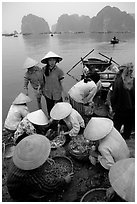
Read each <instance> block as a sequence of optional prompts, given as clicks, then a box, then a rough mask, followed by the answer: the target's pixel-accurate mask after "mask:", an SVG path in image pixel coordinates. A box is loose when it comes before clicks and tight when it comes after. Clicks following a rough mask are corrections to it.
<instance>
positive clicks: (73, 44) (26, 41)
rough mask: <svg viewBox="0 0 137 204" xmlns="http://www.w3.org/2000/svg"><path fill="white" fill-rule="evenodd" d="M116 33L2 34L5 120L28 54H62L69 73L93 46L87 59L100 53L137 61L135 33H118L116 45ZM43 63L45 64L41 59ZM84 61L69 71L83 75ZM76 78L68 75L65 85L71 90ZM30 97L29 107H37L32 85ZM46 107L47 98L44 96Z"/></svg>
mask: <svg viewBox="0 0 137 204" xmlns="http://www.w3.org/2000/svg"><path fill="white" fill-rule="evenodd" d="M113 35H114V34H113V33H109V34H104V33H98V34H97V33H94V34H93V33H92V34H84V33H77V34H58V35H54V36H53V37H51V36H50V35H41V34H40V35H37V36H34V35H29V36H22V35H19V37H18V38H14V37H4V36H3V37H2V122H4V121H5V118H6V116H7V113H8V110H9V107H10V105H11V103H12V101H13V100H14V98H15V97H16V96H17V95H18V94H19V93H20V92H23V76H24V73H25V70H23V69H22V66H23V63H24V61H25V59H26V57H28V56H29V57H32V58H34V59H36V60H37V61H40V60H41V58H43V57H44V56H45V55H46V53H47V52H49V51H53V52H55V53H56V54H58V55H60V56H62V58H63V61H61V62H60V63H59V64H58V66H59V67H60V68H61V69H63V71H64V72H65V73H66V72H67V71H68V70H70V69H71V68H72V67H73V65H75V64H76V63H77V62H78V61H79V60H80V59H81V57H84V56H85V55H86V54H87V53H89V52H90V51H91V50H92V49H94V50H95V51H94V52H92V53H91V54H90V55H89V56H88V57H87V58H86V59H88V58H90V57H97V58H101V59H103V60H104V59H105V58H104V57H102V56H101V55H99V54H98V53H99V52H100V53H102V54H104V55H106V56H108V57H112V58H113V60H115V61H116V62H117V63H119V64H123V63H126V62H133V64H135V36H134V34H129V33H116V36H117V37H118V38H119V39H120V43H119V44H116V45H115V46H113V45H111V44H110V43H109V42H110V40H111V38H112V37H113ZM39 66H40V67H42V66H43V64H41V63H39ZM81 68H82V65H81V64H79V65H77V66H76V67H75V68H74V69H73V70H72V71H71V72H70V74H71V75H73V76H74V77H76V78H78V79H80V74H81ZM75 83H76V81H75V80H74V79H73V78H71V77H70V76H68V75H67V74H66V75H65V79H64V87H65V90H66V91H68V90H69V89H70V88H71V87H72V85H73V84H75ZM29 93H30V97H31V98H32V99H33V102H31V104H29V109H30V111H34V110H36V109H37V104H36V101H35V98H34V96H33V92H32V89H31V86H29ZM42 104H43V110H44V111H45V110H46V109H45V101H44V98H42Z"/></svg>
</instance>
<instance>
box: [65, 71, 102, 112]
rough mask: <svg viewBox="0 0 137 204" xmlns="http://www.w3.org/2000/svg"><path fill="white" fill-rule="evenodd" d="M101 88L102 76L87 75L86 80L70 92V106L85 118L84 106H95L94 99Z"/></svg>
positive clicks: (77, 84) (95, 74)
mask: <svg viewBox="0 0 137 204" xmlns="http://www.w3.org/2000/svg"><path fill="white" fill-rule="evenodd" d="M100 87H101V83H100V76H99V75H98V74H97V73H89V74H87V75H86V76H85V78H84V79H82V80H81V81H79V82H78V83H76V84H75V85H74V86H73V87H72V88H71V89H70V90H69V91H68V95H69V99H70V104H71V105H72V107H73V108H74V109H75V110H77V111H78V112H79V113H80V114H81V115H82V116H84V115H85V108H84V105H89V106H92V105H93V98H94V96H95V95H96V93H97V91H98V90H99V89H100Z"/></svg>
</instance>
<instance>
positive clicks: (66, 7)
mask: <svg viewBox="0 0 137 204" xmlns="http://www.w3.org/2000/svg"><path fill="white" fill-rule="evenodd" d="M107 5H110V6H112V7H117V8H119V9H120V10H121V11H126V12H127V13H135V2H133V1H132V2H130V1H128V2H126V1H125V2H117V1H115V2H113V1H105V2H102V1H99V2H93V1H86V2H84V1H66V2H65V1H50V2H48V1H44V2H42V1H41V2H37V1H36V2H35V1H33V2H31V1H29V2H27V1H22V2H19V1H16V2H12V1H8V2H6V1H3V2H2V32H13V31H14V30H17V31H18V32H20V31H21V20H22V18H23V16H24V15H28V14H30V13H31V14H34V15H36V16H39V17H42V18H44V19H45V20H46V21H47V23H48V24H49V26H50V27H51V26H52V25H53V24H56V23H57V20H58V18H59V17H60V16H61V15H62V14H68V15H71V14H78V15H79V16H81V15H87V16H89V17H90V18H92V17H93V16H96V15H97V13H98V12H99V11H100V10H101V9H102V8H104V7H105V6H107Z"/></svg>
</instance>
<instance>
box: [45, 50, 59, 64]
mask: <svg viewBox="0 0 137 204" xmlns="http://www.w3.org/2000/svg"><path fill="white" fill-rule="evenodd" d="M49 58H56V59H57V62H60V61H61V60H62V57H60V56H59V55H57V54H55V53H54V52H51V51H50V52H48V53H47V54H46V55H45V57H43V58H42V60H41V62H42V63H43V64H46V63H47V59H49Z"/></svg>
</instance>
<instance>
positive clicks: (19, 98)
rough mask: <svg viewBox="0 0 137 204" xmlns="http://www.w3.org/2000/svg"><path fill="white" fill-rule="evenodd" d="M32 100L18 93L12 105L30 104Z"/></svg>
mask: <svg viewBox="0 0 137 204" xmlns="http://www.w3.org/2000/svg"><path fill="white" fill-rule="evenodd" d="M31 101H32V99H31V98H30V97H29V96H26V95H25V94H24V93H20V94H19V95H18V96H17V97H16V98H15V100H14V101H13V103H12V104H14V105H15V104H24V103H29V102H31Z"/></svg>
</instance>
